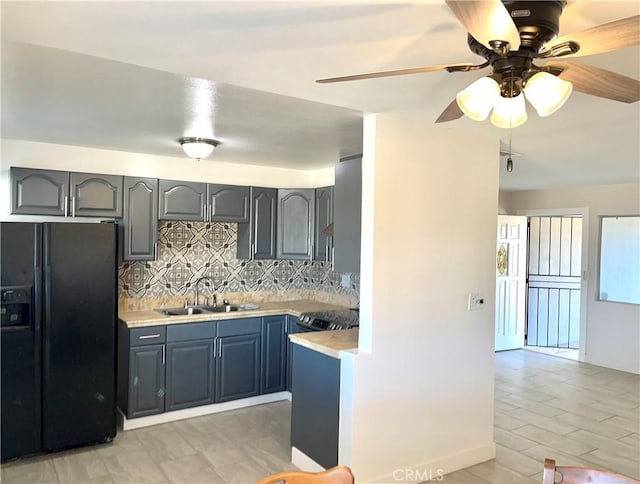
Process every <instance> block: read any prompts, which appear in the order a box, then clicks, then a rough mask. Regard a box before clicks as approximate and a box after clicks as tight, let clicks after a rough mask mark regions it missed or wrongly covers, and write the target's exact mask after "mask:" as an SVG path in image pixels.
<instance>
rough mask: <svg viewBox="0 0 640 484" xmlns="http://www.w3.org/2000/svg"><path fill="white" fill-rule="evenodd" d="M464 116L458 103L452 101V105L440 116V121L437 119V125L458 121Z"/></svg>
mask: <svg viewBox="0 0 640 484" xmlns="http://www.w3.org/2000/svg"><path fill="white" fill-rule="evenodd" d="M463 115H464V113H463V112H462V111H461V110H460V108H459V107H458V102H457V101H456V100H455V99H454V100H453V101H451V104H449V105H448V106H447V107H446V108H445V110H444V111H442V114H440V116H438V119H436V123H446V122H448V121H455V120H456V119H458V118H461V117H462V116H463Z"/></svg>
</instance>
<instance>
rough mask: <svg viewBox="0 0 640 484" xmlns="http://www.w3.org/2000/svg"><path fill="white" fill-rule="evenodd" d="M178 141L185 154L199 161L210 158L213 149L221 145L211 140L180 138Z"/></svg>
mask: <svg viewBox="0 0 640 484" xmlns="http://www.w3.org/2000/svg"><path fill="white" fill-rule="evenodd" d="M178 141H179V142H180V145H181V146H182V150H183V151H184V152H185V154H186V155H187V156H188V157H190V158H195V159H196V160H198V161H199V160H201V159H202V158H206V157H207V156H209V155H210V154H211V153H212V152H213V149H214V148H215V147H216V146H218V145H219V144H220V142H219V141H216V140H214V139H210V138H193V137H191V138H180V139H179V140H178Z"/></svg>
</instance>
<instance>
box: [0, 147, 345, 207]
mask: <svg viewBox="0 0 640 484" xmlns="http://www.w3.org/2000/svg"><path fill="white" fill-rule="evenodd" d="M0 153H1V155H2V163H1V165H0V193H2V196H0V218H2V219H4V220H11V219H15V218H16V217H9V216H8V214H9V213H10V211H11V210H10V205H9V203H10V198H9V188H10V187H9V167H11V166H21V167H28V168H48V169H52V170H65V171H67V170H68V171H79V172H88V173H106V174H114V175H130V176H148V177H156V178H165V179H176V180H188V181H208V182H213V183H224V184H229V185H234V184H237V185H252V186H261V187H277V188H287V187H291V188H307V187H318V186H327V185H333V181H334V168H333V165H332V166H330V167H328V168H324V169H320V170H292V169H287V168H275V167H265V166H258V165H240V164H235V163H226V162H224V161H218V160H217V159H216V155H215V152H214V154H213V155H211V158H209V159H205V160H202V161H200V162H198V161H196V160H193V159H191V158H188V157H186V156H184V157H179V158H177V157H171V156H157V155H147V154H142V153H130V152H124V151H113V150H101V149H95V148H86V147H81V146H68V145H57V144H51V143H36V142H32V141H22V140H13V139H2V146H1V148H0ZM337 161H338V160H334V162H337ZM21 218H22V219H24V218H25V217H21Z"/></svg>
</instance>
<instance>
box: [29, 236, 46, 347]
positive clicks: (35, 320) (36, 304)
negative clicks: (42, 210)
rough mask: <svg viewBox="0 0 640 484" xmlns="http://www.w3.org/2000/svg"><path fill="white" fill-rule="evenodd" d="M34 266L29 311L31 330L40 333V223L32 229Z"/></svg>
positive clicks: (41, 281) (41, 283) (41, 282)
mask: <svg viewBox="0 0 640 484" xmlns="http://www.w3.org/2000/svg"><path fill="white" fill-rule="evenodd" d="M34 237H35V244H34V246H35V248H34V257H33V260H34V267H33V290H32V292H31V301H32V304H33V310H32V313H31V331H33V332H34V333H36V334H37V335H39V334H40V328H41V325H42V285H43V280H42V225H40V224H37V225H36V226H35V229H34Z"/></svg>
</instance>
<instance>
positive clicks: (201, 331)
mask: <svg viewBox="0 0 640 484" xmlns="http://www.w3.org/2000/svg"><path fill="white" fill-rule="evenodd" d="M215 337H216V323H214V322H206V323H185V324H174V325H171V326H167V341H168V342H169V343H171V342H175V341H191V340H196V339H213V338H215Z"/></svg>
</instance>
